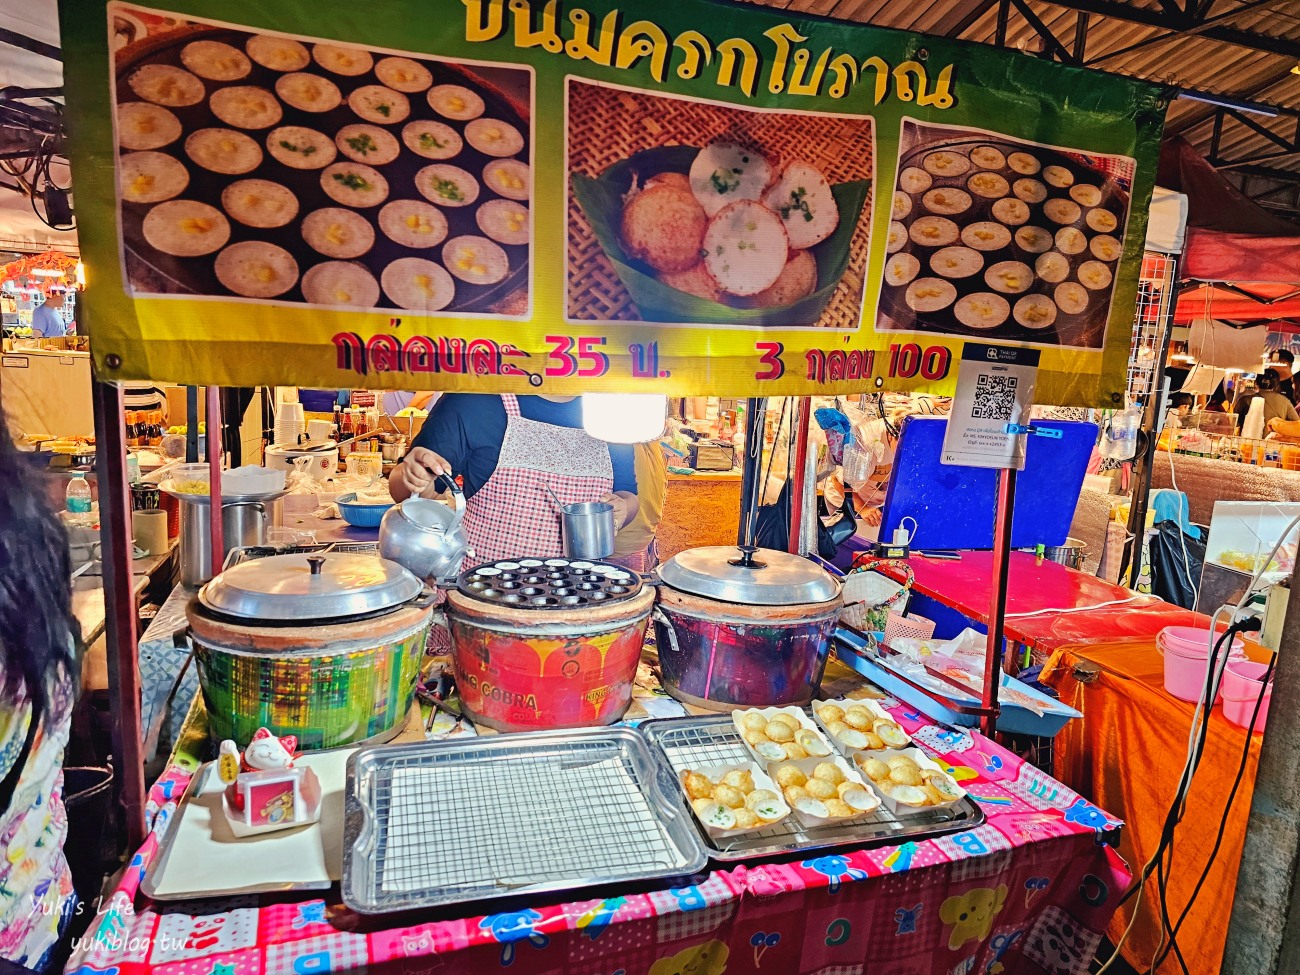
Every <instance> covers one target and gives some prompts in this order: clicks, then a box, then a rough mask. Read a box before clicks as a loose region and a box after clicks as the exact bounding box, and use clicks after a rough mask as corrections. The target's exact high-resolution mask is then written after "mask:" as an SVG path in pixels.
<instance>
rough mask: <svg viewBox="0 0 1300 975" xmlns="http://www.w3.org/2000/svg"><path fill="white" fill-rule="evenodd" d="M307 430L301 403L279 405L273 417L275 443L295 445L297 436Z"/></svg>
mask: <svg viewBox="0 0 1300 975" xmlns="http://www.w3.org/2000/svg"><path fill="white" fill-rule="evenodd" d="M306 429H307V424H306V421H305V420H304V418H303V411H302V404H301V403H281V404H280V409H279V411H278V412H277V413H276V415H275V442H276V443H279V444H297V443H298V436H299V435H300V434H302V433H304V432H305V431H306Z"/></svg>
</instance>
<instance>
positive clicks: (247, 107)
mask: <svg viewBox="0 0 1300 975" xmlns="http://www.w3.org/2000/svg"><path fill="white" fill-rule="evenodd" d="M208 104H209V106H211V108H212V114H213V115H215V116H216V117H217V118H219V119H221V121H223V122H225V123H226V124H227V125H233V126H234V127H235V128H237V129H269V128H270V127H271V126H273V125H275V124H276V123H277V122H279V121H280V119H282V118H283V117H284V112H283V111H282V110H281V108H280V103H279V101H277V100H276V98H275V96H274V95H272V94H271V93H270V92H269V91H267V90H266V89H265V88H256V87H254V86H252V85H238V86H233V87H230V88H218V89H217V90H216V91H214V92H213V93H212V97H211V98H210V99H208Z"/></svg>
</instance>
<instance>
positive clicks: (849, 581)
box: [840, 556, 915, 632]
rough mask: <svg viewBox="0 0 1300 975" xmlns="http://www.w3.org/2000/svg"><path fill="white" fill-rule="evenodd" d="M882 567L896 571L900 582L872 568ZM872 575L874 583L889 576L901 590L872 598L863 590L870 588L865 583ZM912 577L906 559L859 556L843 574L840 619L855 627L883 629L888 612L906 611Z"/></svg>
mask: <svg viewBox="0 0 1300 975" xmlns="http://www.w3.org/2000/svg"><path fill="white" fill-rule="evenodd" d="M886 567H889V568H893V569H896V570H898V571H899V572H900V573H901V574H902V576H903V581H902V582H901V583H900V582H897V580H893V579H892V577H886V576H884V574H883V573H880V572H876V571H874V570H876V569H879V568H886ZM873 577H874V580H875V581H876V582H879V580H880V579H882V578H889V579H890V581H892V582H894V584H895V585H900V586H902V589H901V590H898V591H896V592H895V594H894V595H892V596H890V597H889V598H887V599H879V598H875V597H873V596H871V595H869V594H867V593H866V592H865V591H866V590H869V589H871V588H874V587H873V586H872V585H869V582H870V581H871V580H872V579H873ZM914 578H915V577H914V576H913V573H912V567H911V566H910V565H908V564H907V563H906V562H902V561H899V560H891V559H877V558H873V557H869V556H868V557H862V558H860V559H859V560H857V561H855V563H854V566H853V570H852V571H851V572H849V573H848V574H847V575H846V576H845V577H844V608H843V610H841V611H840V619H841V620H842V621H843V622H845V623H847V624H848V625H849V626H852V627H854V628H856V629H858V630H864V631H867V632H876V631H880V630H883V629H885V623H886V622H887V621H888V618H889V616H890V615H891V613H900V614H901V613H903V612H906V610H907V601H908V599H909V598H910V597H911V595H912V582H913V580H914Z"/></svg>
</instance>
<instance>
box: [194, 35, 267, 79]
mask: <svg viewBox="0 0 1300 975" xmlns="http://www.w3.org/2000/svg"><path fill="white" fill-rule="evenodd" d="M181 63H182V64H183V65H185V67H187V68H189V69H190V70H191V71H193V72H194V73H195V74H196V75H198V76H199V77H200V78H207V79H208V80H209V81H238V80H239V79H240V78H243V77H244V76H246V75H247V74H248V72H249V71H251V70H252V69H253V66H252V65H251V64H249V63H248V58H247V57H245V56H244V52H243V51H240V50H239V49H238V48H234V47H231V46H230V45H229V44H223V43H221V42H220V41H195V42H194V43H192V44H186V45H185V47H183V48H182V49H181Z"/></svg>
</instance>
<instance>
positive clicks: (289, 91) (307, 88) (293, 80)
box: [275, 71, 343, 112]
mask: <svg viewBox="0 0 1300 975" xmlns="http://www.w3.org/2000/svg"><path fill="white" fill-rule="evenodd" d="M275 93H276V94H277V95H279V96H280V98H281V99H283V101H284V103H285V104H286V105H291V106H293V107H294V108H297V109H300V110H301V111H304V112H331V111H333V110H334V109H336V108H338V107H339V106H340V105H341V104H343V93H342V92H340V91H339V86H338V85H336V84H334V82H332V81H330V80H329V79H328V78H322V77H321V76H320V75H317V74H310V73H308V72H305V71H304V72H297V73H294V74H286V75H281V76H280V78H279V79H278V80H277V81H276V83H275Z"/></svg>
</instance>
